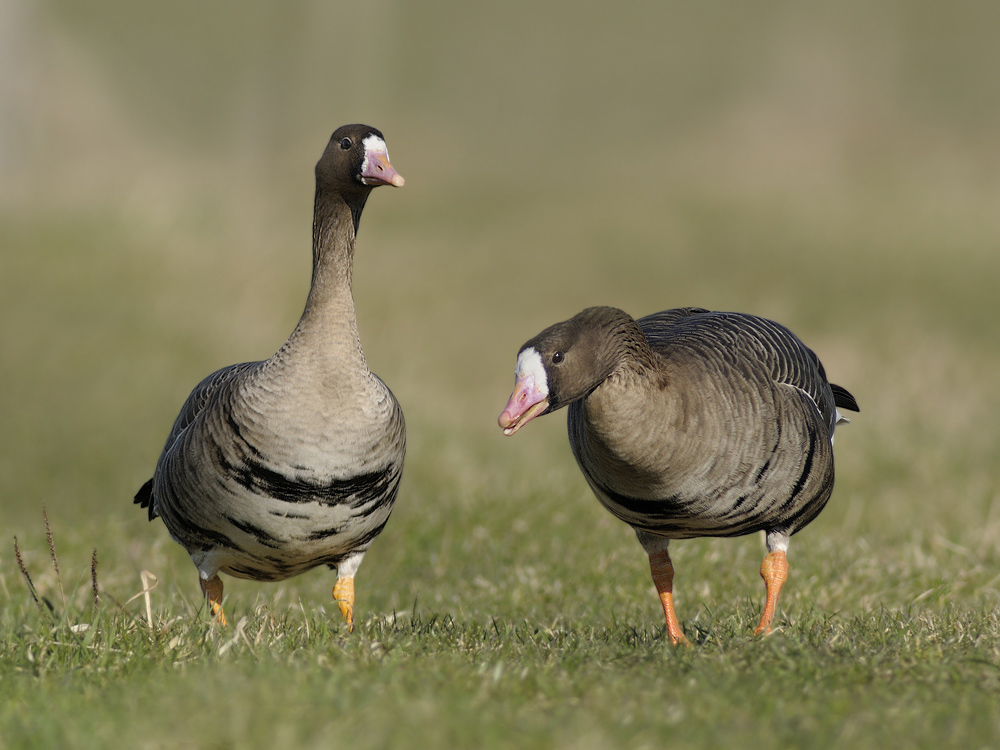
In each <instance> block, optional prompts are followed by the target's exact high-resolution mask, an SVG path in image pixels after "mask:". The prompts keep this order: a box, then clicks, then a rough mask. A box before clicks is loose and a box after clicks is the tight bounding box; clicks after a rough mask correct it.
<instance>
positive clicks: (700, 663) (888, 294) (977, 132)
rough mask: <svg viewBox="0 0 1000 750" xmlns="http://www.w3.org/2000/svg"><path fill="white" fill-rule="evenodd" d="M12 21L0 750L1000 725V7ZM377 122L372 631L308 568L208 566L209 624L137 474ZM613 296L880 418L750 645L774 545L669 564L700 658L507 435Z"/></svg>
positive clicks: (249, 344)
mask: <svg viewBox="0 0 1000 750" xmlns="http://www.w3.org/2000/svg"><path fill="white" fill-rule="evenodd" d="M5 7H6V10H2V12H3V13H5V14H6V16H7V17H6V19H4V18H0V21H4V20H5V21H6V23H5V24H0V26H2V27H3V28H5V29H7V31H5V32H4V33H6V34H7V37H9V39H8V41H10V42H11V43H8V44H4V43H0V62H2V63H10V64H6V65H0V70H4V71H10V70H12V69H14V68H15V67H16V69H17V70H18V71H24V76H23V80H25V81H29V82H30V84H31V85H30V86H28V85H23V84H22V83H20V82H19V81H21V78H19V79H18V80H14V79H9V80H8V79H7V78H4V76H9V75H10V73H9V72H6V73H4V74H3V75H2V76H0V114H2V115H4V117H2V118H0V123H2V127H0V178H2V180H0V386H2V387H0V426H2V429H0V532H2V535H0V536H2V538H0V543H2V547H0V603H2V604H0V750H6V748H21V747H25V748H27V747H68V748H98V747H108V746H121V747H148V748H158V747H176V746H190V747H208V748H228V747H237V746H239V747H248V748H281V747H297V748H299V747H301V748H312V747H317V748H319V747H330V746H341V745H343V746H346V745H350V746H352V747H356V748H359V749H360V748H383V747H400V748H402V747H434V746H439V747H449V748H450V747H455V748H508V747H509V748H515V747H516V748H574V749H577V748H582V749H584V750H587V749H590V748H593V749H595V750H597V749H600V748H654V747H663V746H669V747H672V748H702V747H733V748H738V747H754V748H758V749H759V750H765V749H767V748H779V747H780V748H789V747H793V748H794V747H802V748H827V747H830V748H832V747H838V748H845V747H849V748H880V749H881V748H886V747H892V748H942V747H954V748H963V749H964V748H974V749H975V748H993V747H996V746H998V745H1000V472H998V466H1000V420H998V419H997V416H998V414H1000V389H998V388H997V377H998V376H997V373H998V372H1000V346H998V344H1000V302H998V296H997V289H998V288H1000V211H997V206H998V205H1000V178H998V176H997V175H1000V146H998V143H997V140H996V132H997V131H996V127H997V125H998V123H1000V98H998V96H997V93H996V92H997V90H996V84H995V80H994V79H995V75H994V73H993V71H995V70H997V68H998V66H1000V49H998V48H997V46H996V45H995V43H994V40H993V36H994V30H995V29H996V28H997V25H996V24H997V22H998V21H1000V10H998V9H994V8H993V6H991V5H989V4H985V3H984V4H974V3H961V4H959V5H957V6H954V8H952V9H950V10H949V11H948V14H947V15H942V14H941V11H939V10H938V7H939V5H938V4H936V3H931V2H917V3H906V4H904V3H895V2H888V0H886V1H884V2H878V3H847V4H842V5H838V6H836V7H829V6H828V4H819V3H815V4H812V3H805V4H798V5H795V6H788V5H786V4H783V3H778V2H764V3H755V4H753V5H752V6H750V5H746V6H745V5H743V4H738V3H731V2H721V1H720V2H710V3H699V4H696V5H691V4H674V3H668V4H641V3H640V4H634V5H628V6H627V7H619V8H617V9H615V10H614V12H613V13H610V11H609V8H608V7H607V6H606V5H597V4H582V5H580V6H579V7H578V8H576V9H575V10H573V11H572V12H570V11H569V10H568V8H566V7H560V6H551V7H550V6H548V5H544V6H540V5H539V4H537V3H527V2H523V3H522V2H513V3H508V4H504V7H503V8H502V9H500V8H487V7H482V8H478V7H475V6H473V5H469V4H458V3H449V2H430V3H422V4H413V5H412V6H407V5H404V4H394V3H389V2H375V3H363V4H355V5H353V6H349V5H341V4H320V3H308V2H293V3H288V4H284V5H282V10H281V11H280V12H279V11H277V10H273V9H271V6H265V5H263V4H261V5H254V6H252V7H248V6H246V5H242V4H241V5H237V4H235V3H219V4H214V5H213V6H212V7H211V8H209V9H204V8H203V7H202V5H201V4H195V3H186V2H181V3H178V4H172V5H170V6H168V7H163V8H157V9H153V8H149V7H146V6H144V5H142V4H139V5H137V4H133V3H126V2H121V1H120V0H119V1H115V0H102V1H101V2H97V3H92V4H88V5H87V6H81V5H78V4H71V3H65V2H56V1H55V0H52V1H50V2H46V3H43V4H39V5H38V6H37V8H35V7H32V9H31V10H29V8H28V4H27V3H19V2H11V3H8V4H7V5H6V6H5ZM84 7H86V9H87V10H86V13H84V10H83V9H84ZM274 7H275V8H276V7H277V6H274ZM236 8H239V9H240V11H239V12H236V10H235V9H236ZM609 13H610V15H609ZM362 32H364V33H362ZM359 120H360V121H366V122H370V123H371V124H373V125H376V126H377V127H380V128H381V129H382V130H383V131H384V132H385V135H386V138H387V142H388V145H389V150H390V154H391V155H392V160H393V163H394V164H395V165H396V167H397V168H398V169H399V171H400V173H401V174H403V175H404V176H405V177H406V179H407V184H406V187H405V188H403V189H402V190H398V191H389V190H388V189H382V190H379V191H377V192H376V193H375V194H374V195H373V196H372V198H371V200H370V202H369V204H368V207H367V209H366V212H365V216H364V220H363V222H362V226H361V233H360V239H359V244H358V254H357V262H356V267H355V297H356V300H357V306H358V314H359V323H360V328H361V335H362V340H363V342H364V344H365V352H366V355H367V357H368V361H369V364H370V365H371V366H372V369H373V370H374V371H376V372H377V373H378V374H379V375H380V376H382V377H383V379H385V380H386V382H387V383H388V384H389V385H390V387H392V389H393V391H394V392H395V394H396V395H397V397H398V398H399V400H400V402H401V403H402V405H403V408H404V411H405V413H406V418H407V426H408V436H409V452H408V456H407V465H406V470H405V473H404V479H403V486H402V490H401V494H400V498H399V501H398V504H397V507H396V511H395V512H394V515H393V517H392V520H391V521H390V523H389V525H388V526H387V528H386V530H385V532H384V533H383V534H382V536H381V537H380V538H379V539H378V540H377V541H376V542H375V544H374V545H373V547H372V549H371V551H370V552H369V554H368V556H367V557H366V559H365V562H364V564H363V565H362V567H361V569H360V571H359V574H358V577H357V594H358V598H357V605H356V607H357V609H356V612H357V616H358V627H357V628H356V631H355V632H354V633H353V634H348V633H347V632H346V630H345V629H344V627H343V625H342V623H341V620H340V616H339V614H338V613H337V611H336V607H334V606H333V605H332V602H331V600H330V588H331V586H332V584H333V576H332V575H331V574H330V573H329V572H326V571H318V570H317V571H314V572H312V573H309V574H307V575H304V576H301V577H299V578H296V579H293V580H291V581H288V582H284V583H281V584H255V583H252V582H246V581H236V580H232V579H228V580H227V588H226V610H227V613H228V615H229V619H230V627H229V628H227V629H226V630H220V629H218V628H215V627H213V626H212V625H211V623H210V622H209V618H208V617H207V615H206V613H205V612H204V609H203V606H202V602H201V601H200V599H199V597H198V585H197V579H196V572H195V570H194V567H193V566H192V565H191V564H190V561H189V560H188V558H187V556H186V554H185V552H184V551H183V549H181V548H180V547H179V546H178V545H176V544H174V543H173V542H171V541H170V539H169V538H168V536H167V534H166V531H165V530H164V528H163V526H162V524H161V523H160V522H159V521H157V522H155V523H152V524H150V523H148V522H147V521H146V518H145V514H144V513H143V512H142V511H140V510H138V509H137V508H135V507H134V506H133V505H132V503H131V499H132V495H133V494H134V492H135V490H136V489H137V488H138V487H139V486H140V485H141V484H142V482H144V481H145V480H146V479H147V478H148V477H149V476H150V474H151V472H152V469H153V466H154V464H155V460H156V457H157V455H158V453H159V450H160V448H161V446H162V442H163V440H164V438H165V436H166V433H167V431H168V429H169V426H170V424H171V421H172V419H173V417H174V416H175V414H176V411H177V409H178V408H179V406H180V404H181V402H182V401H183V399H184V397H185V396H186V395H187V393H188V391H189V390H190V388H191V387H192V386H193V385H194V384H195V383H196V382H197V381H198V380H199V379H200V378H201V377H202V376H203V375H205V374H206V373H208V372H210V371H211V370H213V369H214V368H217V367H220V366H222V365H225V364H229V363H232V362H238V361H244V360H248V359H260V358H263V357H266V356H269V355H270V354H271V353H272V352H273V351H274V349H275V348H277V347H278V346H279V345H280V344H281V342H282V341H283V340H284V338H285V336H286V335H287V334H288V332H289V331H290V330H291V328H292V326H293V325H294V323H295V321H296V319H297V317H298V314H299V312H300V311H301V307H302V304H303V302H304V299H305V293H306V290H307V286H308V279H309V258H310V254H309V239H310V220H311V208H312V189H313V185H312V167H313V165H314V164H315V161H316V159H317V158H318V156H319V154H320V153H321V151H322V149H323V147H324V145H325V142H326V139H327V138H328V137H329V134H330V132H332V130H333V128H334V127H335V126H337V125H339V124H343V123H344V122H348V121H359ZM592 304H613V305H618V306H620V307H623V308H625V309H626V310H628V311H630V312H632V313H634V314H636V315H642V314H647V313H650V312H653V311H656V310H660V309H665V308H668V307H675V306H681V305H700V306H705V307H710V308H715V309H730V310H742V311H747V312H754V313H758V314H763V315H767V316H770V317H773V318H776V319H778V320H780V321H781V322H783V323H785V324H787V325H788V326H789V327H791V328H792V329H793V330H794V331H796V332H797V333H798V334H799V335H800V336H802V337H803V338H804V339H805V340H806V341H807V343H809V344H810V345H811V346H812V347H813V348H814V349H815V350H816V351H817V352H818V354H819V355H820V356H821V357H822V359H823V361H824V364H825V365H826V368H827V371H828V373H829V374H830V377H831V379H833V380H834V381H835V382H838V383H841V384H842V385H844V386H846V387H847V388H849V389H850V390H851V391H852V392H853V393H854V394H855V395H856V396H857V397H858V400H859V402H860V403H861V406H862V409H863V411H862V413H861V414H859V415H857V416H856V417H855V418H854V422H853V424H852V425H850V426H849V427H847V428H845V429H844V430H843V431H840V432H838V440H837V470H838V478H837V488H836V490H835V492H834V497H833V499H832V501H831V503H830V505H829V507H828V508H827V509H826V510H825V511H824V512H823V514H822V515H821V516H820V517H819V518H818V519H817V520H816V521H815V522H814V523H813V524H812V525H810V526H809V527H808V528H807V529H806V530H804V531H803V532H802V533H801V534H799V535H797V536H796V537H794V538H793V540H792V545H791V548H790V550H789V561H790V564H791V574H790V578H789V581H788V584H787V586H786V588H785V590H784V592H783V594H782V600H781V603H780V607H779V609H780V611H779V614H778V617H777V620H776V622H777V625H778V627H777V628H776V629H775V632H774V633H773V634H772V635H771V636H770V637H767V638H764V639H754V638H753V637H752V632H753V628H754V626H755V625H756V622H757V618H758V616H759V612H760V607H761V606H762V603H763V585H762V583H761V581H760V578H759V576H758V574H757V571H758V568H759V565H760V561H761V559H762V555H763V545H762V541H761V539H760V538H759V537H756V536H752V537H746V538H742V539H731V540H711V539H705V540H692V541H685V542H679V543H676V544H675V545H674V547H673V548H672V556H673V559H674V565H675V568H676V571H677V579H676V581H675V587H676V588H675V590H676V601H677V607H678V614H679V616H680V618H681V621H682V624H683V625H684V627H685V629H686V631H687V634H688V636H689V637H690V638H691V639H692V641H694V646H693V648H691V649H674V648H672V647H671V646H670V645H669V642H668V641H667V640H666V638H665V635H664V630H663V625H662V612H661V610H660V608H659V603H658V601H657V598H656V596H655V592H654V590H653V586H652V583H651V581H650V580H649V574H648V567H647V564H646V561H645V557H644V555H643V553H642V550H641V548H640V547H639V545H638V544H637V543H636V541H635V538H634V535H633V534H632V532H631V531H630V530H629V529H628V528H627V527H625V526H623V525H622V524H620V523H618V522H617V521H615V520H614V519H613V518H611V517H610V515H608V514H607V513H606V512H605V511H603V510H602V509H601V507H600V506H599V504H598V503H597V501H596V500H595V499H594V498H593V497H592V496H591V494H590V492H589V490H588V488H587V486H586V483H585V481H584V480H583V478H582V477H581V475H580V474H579V472H578V470H577V469H576V467H575V465H574V463H573V460H572V456H571V455H570V452H569V447H568V444H567V441H566V437H565V423H564V421H563V419H564V417H562V416H553V417H549V418H546V419H540V420H538V421H536V422H534V423H532V424H531V425H530V426H529V427H528V428H527V429H525V430H524V431H523V432H521V433H519V434H518V435H517V437H515V438H504V437H503V436H502V435H501V433H500V430H499V429H498V428H497V426H496V417H497V414H498V413H499V411H500V409H501V408H502V407H503V405H504V403H505V402H506V398H507V396H508V395H509V392H510V388H511V385H512V382H513V374H512V370H513V365H514V358H515V355H516V352H517V349H518V348H519V346H520V345H521V343H523V341H524V340H526V339H527V338H529V337H530V336H532V335H534V334H535V333H537V332H538V331H539V330H540V329H541V328H543V327H544V326H547V325H549V324H550V323H553V322H555V321H557V320H561V319H564V318H566V317H569V316H570V315H572V314H574V313H575V312H577V311H579V310H580V309H581V308H583V307H585V306H588V305H592ZM43 505H44V508H45V509H46V510H45V512H47V516H48V521H49V530H50V532H51V547H52V548H54V551H55V558H56V559H57V560H58V570H57V569H56V568H55V566H54V565H53V554H52V552H51V549H50V542H49V540H48V539H47V536H46V528H45V523H44V521H43ZM14 537H16V538H17V545H18V547H19V549H20V553H21V558H22V562H23V565H24V567H25V569H26V570H27V571H28V572H29V573H30V575H31V578H32V581H33V585H34V588H35V590H36V591H37V594H38V597H39V603H38V604H36V602H35V601H34V599H33V597H32V594H31V593H30V591H29V587H28V584H27V582H26V580H25V578H24V576H23V575H22V573H21V571H20V570H19V566H18V562H17V560H16V559H15V554H14ZM94 550H96V554H97V566H96V578H97V585H98V593H99V600H98V603H97V604H96V606H95V604H94V597H93V587H92V555H93V553H94ZM143 571H148V574H147V577H146V578H145V581H146V582H147V583H146V584H144V582H143V581H144V579H143V578H142V576H143ZM150 575H151V576H152V577H149V576H150ZM144 589H146V592H145V594H144Z"/></svg>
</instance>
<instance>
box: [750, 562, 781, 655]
mask: <svg viewBox="0 0 1000 750" xmlns="http://www.w3.org/2000/svg"><path fill="white" fill-rule="evenodd" d="M760 577H761V578H763V579H764V585H765V586H767V602H766V603H765V604H764V614H762V615H761V616H760V624H759V625H758V626H757V632H756V633H754V635H760V634H761V633H770V632H771V620H773V619H774V608H775V606H776V605H777V603H778V594H779V593H781V587H782V586H783V585H784V583H785V581H786V580H788V560H787V558H786V557H785V553H784V552H782V551H781V550H775V551H774V552H769V553H768V555H767V557H765V558H764V562H763V563H761V566H760Z"/></svg>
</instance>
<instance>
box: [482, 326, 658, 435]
mask: <svg viewBox="0 0 1000 750" xmlns="http://www.w3.org/2000/svg"><path fill="white" fill-rule="evenodd" d="M636 334H638V335H639V336H640V337H641V336H642V333H641V332H640V331H639V329H638V326H637V325H636V323H635V321H634V320H633V319H632V317H631V316H630V315H629V314H628V313H626V312H624V311H622V310H619V309H618V308H615V307H588V308H587V309H586V310H584V311H583V312H581V313H579V314H578V315H575V316H574V317H572V318H570V319H569V320H566V321H563V322H562V323H556V324H555V325H554V326H550V327H549V328H546V329H545V330H544V331H542V332H541V333H540V334H538V335H537V336H535V337H534V338H533V339H531V340H530V341H528V342H527V343H525V345H524V346H522V347H521V351H519V352H518V355H517V367H516V368H515V370H514V376H515V378H516V381H515V384H514V393H513V394H511V397H510V400H509V401H508V402H507V406H506V408H505V409H504V410H503V412H501V414H500V418H499V420H498V422H499V423H500V427H502V428H503V431H504V434H505V435H513V434H514V433H515V432H517V431H518V430H519V429H520V428H521V427H523V426H524V425H525V424H527V423H528V422H530V421H531V420H532V419H534V418H535V417H537V416H540V415H542V414H548V413H549V412H553V411H555V410H556V409H560V408H562V407H563V406H567V405H568V404H571V403H573V402H574V401H577V400H579V399H581V398H586V397H587V396H589V395H590V394H591V393H592V392H593V391H594V389H595V388H597V387H598V386H599V385H600V384H601V383H603V382H604V381H605V380H606V379H607V378H608V377H609V376H610V375H611V374H612V373H613V372H614V371H615V370H616V369H617V368H618V367H619V366H620V365H621V363H622V362H623V361H624V359H625V358H626V357H627V356H628V354H629V346H628V341H629V340H630V339H632V338H634V336H635V335H636Z"/></svg>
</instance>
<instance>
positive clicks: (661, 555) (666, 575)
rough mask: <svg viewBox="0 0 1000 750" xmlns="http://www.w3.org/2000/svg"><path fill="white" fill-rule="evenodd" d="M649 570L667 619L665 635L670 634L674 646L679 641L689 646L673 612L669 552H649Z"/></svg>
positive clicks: (672, 573)
mask: <svg viewBox="0 0 1000 750" xmlns="http://www.w3.org/2000/svg"><path fill="white" fill-rule="evenodd" d="M649 572H650V573H651V574H652V576H653V585H654V586H656V593H658V594H659V595H660V603H661V604H663V615H664V617H665V618H666V620H667V635H668V636H670V642H671V643H673V644H674V645H675V646H676V645H677V644H679V643H683V644H684V645H685V646H690V645H691V642H690V641H689V640H688V639H687V638H685V637H684V631H683V630H681V624H680V622H678V620H677V613H676V612H674V566H673V565H672V564H671V562H670V554H669V553H668V552H667V551H666V550H665V549H664V550H659V551H657V552H652V553H650V555H649Z"/></svg>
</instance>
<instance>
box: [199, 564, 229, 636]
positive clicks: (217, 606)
mask: <svg viewBox="0 0 1000 750" xmlns="http://www.w3.org/2000/svg"><path fill="white" fill-rule="evenodd" d="M200 580H201V591H202V593H203V594H204V595H205V598H206V599H208V605H209V607H210V608H211V612H212V617H214V618H215V619H216V621H217V622H218V623H219V624H220V625H221V626H222V627H226V615H225V613H223V611H222V579H221V578H219V576H217V575H214V576H212V577H211V578H209V579H208V580H206V579H204V578H202V579H200Z"/></svg>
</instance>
